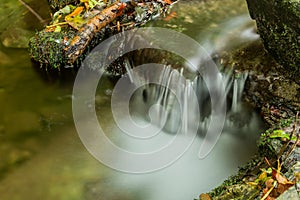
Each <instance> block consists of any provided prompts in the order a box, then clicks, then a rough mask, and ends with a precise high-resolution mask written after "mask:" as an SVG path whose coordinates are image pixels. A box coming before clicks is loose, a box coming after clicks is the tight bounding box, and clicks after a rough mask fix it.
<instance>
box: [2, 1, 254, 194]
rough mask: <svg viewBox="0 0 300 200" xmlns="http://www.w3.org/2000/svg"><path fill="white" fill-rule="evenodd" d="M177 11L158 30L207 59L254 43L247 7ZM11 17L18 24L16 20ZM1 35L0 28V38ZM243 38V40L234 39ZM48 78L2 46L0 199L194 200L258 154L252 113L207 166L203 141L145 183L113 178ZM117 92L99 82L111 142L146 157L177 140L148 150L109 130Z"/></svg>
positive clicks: (101, 114) (64, 85)
mask: <svg viewBox="0 0 300 200" xmlns="http://www.w3.org/2000/svg"><path fill="white" fill-rule="evenodd" d="M5 2H6V3H5V5H9V6H12V5H11V4H8V3H7V2H8V1H5ZM18 6H19V5H18ZM1 9H2V8H1ZM18 9H20V7H17V9H16V10H18ZM174 9H175V10H176V9H177V13H178V17H177V18H175V19H174V20H171V21H168V22H165V21H164V22H158V23H157V24H158V25H161V26H167V27H171V28H175V29H180V30H182V31H183V32H184V33H186V34H188V35H190V36H192V37H193V38H195V39H197V40H198V41H203V44H204V45H205V44H207V45H208V46H207V48H208V47H210V48H211V49H212V50H211V51H209V52H215V51H222V50H224V49H226V48H228V45H229V47H230V48H234V47H236V45H240V44H241V43H243V42H249V41H251V40H254V39H256V38H257V36H256V35H255V34H253V32H252V25H251V23H250V22H249V19H247V17H245V16H244V14H246V13H247V10H246V5H245V3H244V2H241V1H239V0H224V1H213V0H212V1H209V2H208V3H207V4H204V3H201V2H199V1H189V2H183V3H182V4H178V5H176V7H175V8H174ZM6 11H7V12H8V11H9V10H8V9H7V10H6ZM22 11H24V10H22ZM7 12H1V14H0V20H4V17H3V15H5V16H6V15H7ZM9 16H10V17H9V20H10V21H13V19H11V17H12V16H13V15H12V14H11V15H9ZM16 16H19V15H16ZM239 16H242V17H239ZM234 17H237V18H234ZM28 19H31V21H33V22H36V19H34V18H33V17H31V18H26V20H25V21H28ZM224 20H225V22H224ZM243 20H244V21H243ZM162 23H164V24H165V25H164V24H162ZM2 24H4V23H2ZM5 24H10V23H9V22H6V23H5ZM235 26H238V27H239V28H241V29H235ZM3 27H4V25H3V26H1V27H0V32H1V34H2V33H3V32H4V28H3ZM226 27H227V29H226V30H227V32H226V31H225V28H226ZM26 28H27V29H29V28H30V27H26ZM31 28H32V29H34V28H33V27H31ZM229 29H230V30H232V31H233V32H230V31H229ZM224 31H225V32H224ZM228 31H229V32H230V33H229V32H228ZM199 33H201V35H199ZM238 33H240V34H241V35H240V36H239V37H236V36H237V34H238ZM220 36H222V37H220ZM245 36H246V40H243V38H245ZM220 38H221V40H220ZM237 40H238V41H242V40H243V42H240V43H239V42H238V43H235V45H232V41H237ZM206 41H214V42H210V43H208V42H206ZM42 77H44V78H45V77H46V79H43V78H42ZM49 77H50V76H48V75H47V73H43V76H41V74H40V73H37V71H36V68H33V67H32V64H31V63H30V60H29V57H28V52H27V50H25V49H14V48H6V47H4V46H2V45H0V105H1V112H0V178H1V183H0V199H10V200H19V199H45V200H47V199H49V200H50V199H51V200H52V199H57V200H59V199H66V200H68V199H72V200H76V199H78V200H80V199H87V200H95V199H99V200H102V199H106V200H107V199H109V200H113V199H131V200H134V199H136V200H138V199H144V200H162V199H173V200H176V199H178V200H179V199H193V198H196V197H197V196H198V194H199V193H201V192H206V191H208V190H210V189H211V188H213V187H214V186H216V185H218V184H219V183H221V182H222V180H224V179H225V178H226V177H227V176H228V175H229V174H233V173H234V172H236V171H237V166H239V165H240V164H241V163H244V162H245V161H247V160H248V159H249V157H250V156H251V155H253V154H254V152H255V150H256V149H255V139H256V135H255V133H258V132H259V128H260V127H259V125H258V124H259V122H258V121H259V119H258V117H257V116H256V115H255V114H254V113H253V114H251V115H252V116H253V117H252V118H251V120H250V122H249V124H248V127H247V128H246V129H245V128H244V129H239V128H237V129H236V130H235V131H232V130H231V131H228V130H226V131H225V132H224V133H223V134H222V135H221V139H220V140H219V142H218V143H217V145H216V147H215V148H214V149H213V151H212V152H211V154H210V155H209V156H208V157H206V158H205V159H203V160H199V159H198V158H197V154H198V151H199V146H200V144H201V142H202V138H201V137H197V138H196V140H195V142H194V143H193V145H192V146H191V148H190V149H189V150H188V151H187V152H186V154H184V156H183V157H181V158H180V159H179V160H178V161H177V162H175V163H174V164H173V165H171V166H170V167H168V168H165V169H162V170H160V171H158V172H155V173H151V174H144V175H130V174H123V173H120V172H116V171H114V170H111V169H109V168H107V167H105V166H103V165H102V164H100V163H99V162H98V161H96V160H95V159H94V158H92V157H91V155H89V154H88V152H87V151H86V150H85V148H84V147H83V145H82V143H81V141H80V140H79V138H78V136H77V133H76V131H75V129H74V125H73V123H72V120H73V119H72V113H71V112H72V111H71V98H72V81H70V82H68V81H60V80H59V79H57V80H55V79H54V78H53V77H52V78H49ZM63 79H64V78H63ZM49 80H50V81H49ZM70 80H72V78H71V79H70ZM112 89H113V84H112V82H111V81H110V80H108V79H107V80H102V82H101V83H100V84H99V88H98V93H97V96H96V109H97V114H98V118H99V121H100V123H101V125H103V127H104V128H105V130H106V132H108V133H110V135H109V136H108V137H110V139H111V140H112V141H114V142H115V143H116V144H119V145H120V146H125V147H128V148H132V149H133V150H136V149H139V150H140V151H143V149H144V148H153V149H155V148H156V147H157V146H160V145H161V144H164V143H165V142H167V141H169V140H170V139H171V138H172V137H173V136H172V135H171V134H165V133H163V134H160V135H161V138H160V140H159V141H154V142H152V144H151V143H149V144H147V145H148V146H147V145H140V146H139V145H137V143H132V141H130V140H128V138H126V137H125V136H124V134H123V133H122V131H121V130H119V128H118V127H116V126H115V124H114V123H113V122H112V116H111V111H110V91H111V90H112ZM141 121H142V122H143V123H146V122H145V121H143V119H141ZM233 132H234V133H233ZM103 150H105V149H103ZM144 150H145V149H144ZM124 162H126V161H124Z"/></svg>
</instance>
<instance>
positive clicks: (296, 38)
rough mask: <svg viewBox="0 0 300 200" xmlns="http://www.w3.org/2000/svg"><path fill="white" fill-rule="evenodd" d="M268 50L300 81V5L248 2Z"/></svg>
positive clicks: (285, 0)
mask: <svg viewBox="0 0 300 200" xmlns="http://www.w3.org/2000/svg"><path fill="white" fill-rule="evenodd" d="M246 1H247V4H248V9H249V12H250V15H251V17H252V18H253V19H254V20H256V24H257V28H258V32H259V34H260V36H261V38H262V40H263V43H264V46H265V48H266V49H267V50H268V51H269V53H270V54H271V55H272V56H273V57H274V58H275V59H276V61H277V62H278V63H279V64H281V65H283V66H284V67H285V68H286V69H287V70H288V73H289V74H290V75H292V76H293V77H294V79H295V80H297V81H299V77H300V73H299V72H300V23H299V21H300V1H299V0H246Z"/></svg>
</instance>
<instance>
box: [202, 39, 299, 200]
mask: <svg viewBox="0 0 300 200" xmlns="http://www.w3.org/2000/svg"><path fill="white" fill-rule="evenodd" d="M245 58H246V59H245ZM221 62H222V63H223V64H224V65H225V66H230V67H233V68H234V69H235V70H242V71H243V70H246V71H248V72H249V78H248V80H247V82H246V86H245V91H244V100H245V101H246V102H248V103H250V104H251V105H252V106H253V107H255V109H257V110H258V111H259V112H260V113H261V116H262V118H263V119H264V121H265V122H266V124H267V125H268V127H269V129H268V130H267V131H266V132H265V133H263V134H262V135H261V137H260V139H259V141H258V146H259V152H258V155H257V157H256V158H255V159H253V160H252V161H250V162H249V163H248V164H247V165H246V166H243V167H242V168H241V169H240V171H239V173H238V174H237V175H236V176H233V177H231V178H229V179H228V180H227V181H225V182H224V183H223V184H222V185H221V186H220V187H218V188H216V189H215V190H213V191H212V192H211V193H210V195H211V196H212V199H260V198H262V197H263V196H264V193H263V191H262V188H260V189H259V188H258V187H257V186H255V185H254V186H253V185H251V183H253V182H257V180H258V179H259V178H258V177H259V175H260V174H261V170H262V169H266V168H268V167H269V166H268V164H267V163H266V161H265V160H266V159H267V160H269V161H270V163H271V165H272V167H273V168H274V169H275V168H276V169H277V162H278V161H277V160H279V163H281V165H282V166H281V167H282V168H281V171H280V173H282V174H283V175H284V176H285V177H286V178H287V179H288V180H292V181H293V183H294V185H293V186H291V187H290V188H289V189H288V190H286V191H284V192H283V193H282V194H281V195H279V197H278V199H299V197H300V196H299V192H300V191H299V187H297V185H298V184H299V160H300V148H299V145H298V140H299V139H297V138H298V137H299V134H300V125H299V124H300V123H299V119H298V118H299V117H297V113H298V112H299V111H300V85H299V84H298V83H297V82H296V81H294V80H293V77H292V76H291V75H289V74H288V73H287V72H286V70H285V69H284V67H282V66H281V65H279V64H277V63H276V61H275V60H274V59H273V58H272V56H271V55H270V54H269V53H268V52H267V51H266V50H264V47H263V44H262V43H261V42H260V41H258V42H256V43H252V44H250V45H247V46H245V47H244V48H242V49H239V50H236V51H235V52H231V53H225V54H223V56H222V58H221ZM276 131H277V132H279V133H284V134H286V136H287V137H288V138H292V137H293V138H294V139H290V140H288V139H284V138H282V137H283V136H282V135H280V136H274V133H277V132H276ZM291 136H292V137H291ZM270 163H269V164H270ZM244 184H246V185H247V187H246V186H245V185H244ZM250 185H251V186H250ZM245 188H246V189H245ZM257 190H260V191H259V192H257ZM275 190H276V187H275ZM276 191H277V190H276ZM245 193H246V194H247V195H245ZM248 194H253V196H251V195H250V196H249V195H248ZM200 199H201V198H200Z"/></svg>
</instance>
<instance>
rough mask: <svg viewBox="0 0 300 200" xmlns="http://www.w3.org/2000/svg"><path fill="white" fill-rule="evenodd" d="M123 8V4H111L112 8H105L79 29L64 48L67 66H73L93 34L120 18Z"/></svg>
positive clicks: (124, 5)
mask: <svg viewBox="0 0 300 200" xmlns="http://www.w3.org/2000/svg"><path fill="white" fill-rule="evenodd" d="M125 7H126V4H125V3H116V4H113V5H112V6H110V7H108V8H105V9H104V10H103V11H102V12H100V13H99V14H97V15H96V16H94V17H93V18H92V19H90V20H89V21H88V22H87V23H86V24H85V25H84V26H83V27H82V28H80V29H79V31H78V33H77V35H76V36H75V37H74V38H73V40H72V41H71V43H70V45H69V46H68V47H67V48H65V54H66V55H67V58H68V61H67V62H68V63H69V64H73V63H74V62H75V61H76V59H77V58H78V57H79V56H80V55H81V54H82V53H83V52H84V50H85V49H86V48H87V46H88V44H89V42H90V41H91V40H92V39H93V37H94V36H95V34H96V33H98V32H99V31H100V30H101V29H102V28H104V27H105V26H106V25H108V24H109V23H110V22H112V21H113V20H114V19H116V18H117V17H118V16H120V15H121V14H122V13H123V10H124V8H125Z"/></svg>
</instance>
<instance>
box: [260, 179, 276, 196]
mask: <svg viewBox="0 0 300 200" xmlns="http://www.w3.org/2000/svg"><path fill="white" fill-rule="evenodd" d="M276 184H277V181H274V183H273V186H272V187H271V188H270V189H269V190H268V192H266V194H265V195H264V196H263V197H262V198H261V199H260V200H265V199H267V198H268V196H269V195H270V194H271V192H272V190H273V189H274V188H275V185H276Z"/></svg>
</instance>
